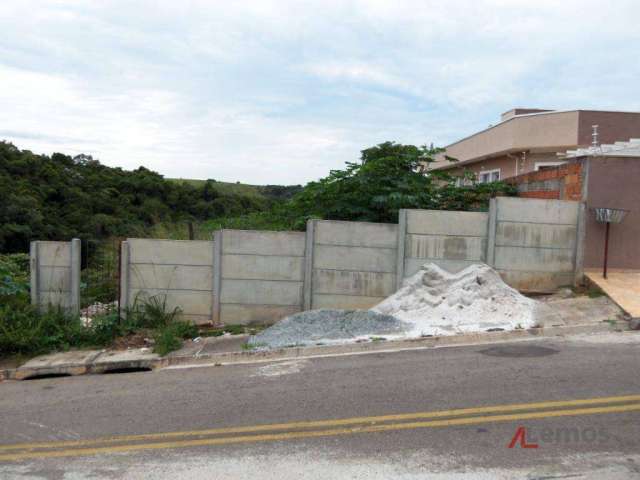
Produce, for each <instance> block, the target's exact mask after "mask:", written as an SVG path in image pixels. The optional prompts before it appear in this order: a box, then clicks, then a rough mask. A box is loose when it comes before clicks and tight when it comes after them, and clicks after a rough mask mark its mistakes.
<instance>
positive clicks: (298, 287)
mask: <svg viewBox="0 0 640 480" xmlns="http://www.w3.org/2000/svg"><path fill="white" fill-rule="evenodd" d="M301 299H302V282H283V281H275V282H265V281H264V280H224V281H223V282H222V291H221V294H220V301H221V302H222V303H223V304H224V303H237V304H247V305H300V304H301Z"/></svg>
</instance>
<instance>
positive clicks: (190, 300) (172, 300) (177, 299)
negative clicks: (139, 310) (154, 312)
mask: <svg viewBox="0 0 640 480" xmlns="http://www.w3.org/2000/svg"><path fill="white" fill-rule="evenodd" d="M150 297H156V298H157V299H158V301H164V299H166V304H167V308H168V310H172V309H173V308H174V307H179V308H180V309H181V310H182V312H183V313H184V314H185V315H201V316H206V317H208V318H209V319H210V318H211V292H207V291H200V292H198V291H193V290H164V289H159V288H145V289H139V288H132V289H131V306H133V305H134V304H135V302H136V301H138V302H142V301H144V300H146V299H148V298H150Z"/></svg>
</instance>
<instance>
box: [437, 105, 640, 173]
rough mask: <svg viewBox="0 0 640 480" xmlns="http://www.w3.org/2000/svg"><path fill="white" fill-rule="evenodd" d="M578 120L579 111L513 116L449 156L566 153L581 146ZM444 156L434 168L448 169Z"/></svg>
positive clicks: (450, 148)
mask: <svg viewBox="0 0 640 480" xmlns="http://www.w3.org/2000/svg"><path fill="white" fill-rule="evenodd" d="M639 117H640V115H639ZM578 118H579V112H578V111H571V112H552V113H545V114H540V115H529V116H521V117H513V118H510V119H509V120H506V121H504V122H501V123H499V124H497V125H494V126H492V127H490V128H488V129H486V130H482V131H480V132H478V133H475V134H473V135H471V136H469V137H466V138H464V139H462V140H460V141H458V142H456V143H453V144H451V145H449V146H448V147H447V151H446V152H445V153H446V155H448V156H450V157H453V158H457V159H458V160H459V161H461V162H463V161H466V160H470V159H474V158H481V157H485V156H492V157H495V156H497V155H501V154H504V153H505V152H509V151H513V150H519V151H522V150H529V149H536V148H544V149H548V150H554V151H565V150H567V149H569V148H573V147H575V146H576V145H577V144H578V124H579V123H578ZM443 157H444V155H441V156H439V157H438V159H439V162H438V163H436V164H433V165H432V167H434V168H437V167H440V166H448V165H449V163H448V162H447V161H446V160H444V158H443Z"/></svg>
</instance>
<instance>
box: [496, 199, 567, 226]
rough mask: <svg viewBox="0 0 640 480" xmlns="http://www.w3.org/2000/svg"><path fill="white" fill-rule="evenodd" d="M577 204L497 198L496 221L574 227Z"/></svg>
mask: <svg viewBox="0 0 640 480" xmlns="http://www.w3.org/2000/svg"><path fill="white" fill-rule="evenodd" d="M578 207H579V204H578V202H564V201H559V200H538V199H532V198H516V197H499V198H498V221H504V222H524V223H552V224H564V225H576V224H577V223H578Z"/></svg>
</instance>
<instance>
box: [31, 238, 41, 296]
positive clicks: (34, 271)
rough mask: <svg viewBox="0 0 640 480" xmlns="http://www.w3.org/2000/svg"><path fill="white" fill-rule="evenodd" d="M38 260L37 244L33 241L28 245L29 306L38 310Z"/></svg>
mask: <svg viewBox="0 0 640 480" xmlns="http://www.w3.org/2000/svg"><path fill="white" fill-rule="evenodd" d="M39 264H40V260H39V259H38V242H37V241H33V242H31V244H30V245H29V271H30V276H29V279H30V287H31V305H33V306H35V307H37V308H38V309H39V308H40V275H39V273H40V272H39V270H40V269H39Z"/></svg>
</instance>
